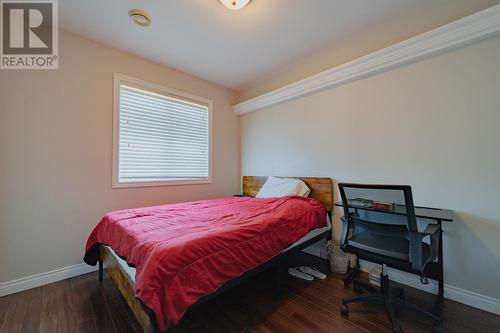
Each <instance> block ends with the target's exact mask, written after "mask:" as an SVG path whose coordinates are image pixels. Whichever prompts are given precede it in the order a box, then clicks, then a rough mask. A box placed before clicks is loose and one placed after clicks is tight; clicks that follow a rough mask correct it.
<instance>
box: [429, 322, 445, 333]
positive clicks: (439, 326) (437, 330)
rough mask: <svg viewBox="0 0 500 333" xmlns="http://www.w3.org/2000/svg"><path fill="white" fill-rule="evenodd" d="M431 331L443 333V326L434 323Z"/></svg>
mask: <svg viewBox="0 0 500 333" xmlns="http://www.w3.org/2000/svg"><path fill="white" fill-rule="evenodd" d="M432 332H433V333H444V328H443V326H442V325H440V324H438V325H434V327H433V328H432Z"/></svg>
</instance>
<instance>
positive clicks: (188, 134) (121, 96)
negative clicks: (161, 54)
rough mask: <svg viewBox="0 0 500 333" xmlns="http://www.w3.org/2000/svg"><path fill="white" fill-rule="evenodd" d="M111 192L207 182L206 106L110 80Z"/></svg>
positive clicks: (126, 80)
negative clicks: (112, 89) (112, 88)
mask: <svg viewBox="0 0 500 333" xmlns="http://www.w3.org/2000/svg"><path fill="white" fill-rule="evenodd" d="M114 104H115V105H114V119H113V131H114V133H113V140H114V142H113V147H114V161H113V187H134V186H158V185H179V184H199V183H210V182H211V151H210V150H211V149H210V148H211V144H210V142H211V109H212V102H211V101H209V100H206V99H204V98H201V97H196V96H192V95H189V94H185V93H182V92H178V91H174V90H171V89H168V88H165V87H161V86H158V85H155V84H152V83H148V82H144V81H141V80H137V79H134V78H129V77H126V76H123V75H120V74H115V101H114Z"/></svg>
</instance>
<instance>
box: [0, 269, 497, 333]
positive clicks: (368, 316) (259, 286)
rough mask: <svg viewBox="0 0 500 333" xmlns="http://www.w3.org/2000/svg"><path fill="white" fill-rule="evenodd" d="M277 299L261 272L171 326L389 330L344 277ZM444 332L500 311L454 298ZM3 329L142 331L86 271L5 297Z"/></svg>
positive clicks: (486, 322)
mask: <svg viewBox="0 0 500 333" xmlns="http://www.w3.org/2000/svg"><path fill="white" fill-rule="evenodd" d="M285 284H286V290H285V292H284V295H283V296H282V297H280V298H278V297H276V295H275V293H274V291H273V285H272V275H269V274H263V275H260V276H258V277H256V278H254V279H252V280H250V281H248V282H247V283H244V284H242V285H240V286H238V287H236V288H234V289H232V290H230V291H229V292H227V293H226V294H224V295H222V296H221V297H219V298H216V299H214V300H212V301H209V302H207V303H205V304H203V305H201V306H199V307H197V308H195V309H193V310H190V311H189V312H188V313H187V314H186V315H185V317H184V319H183V320H182V321H181V322H180V323H179V325H177V326H176V327H174V328H172V329H171V330H170V331H169V332H173V333H180V332H214V333H215V332H216V333H223V332H287V333H294V332H391V330H390V326H389V323H388V321H387V319H386V317H385V313H384V312H383V310H382V308H380V307H378V306H375V305H373V306H368V305H361V304H357V305H352V306H351V307H350V310H351V311H350V315H349V318H344V317H342V316H341V315H340V313H339V304H340V300H341V299H342V298H343V297H346V296H349V295H353V294H354V292H353V290H352V288H344V287H343V284H342V282H341V280H340V278H339V277H337V276H335V275H333V274H332V275H330V276H329V277H328V278H327V279H326V280H324V281H314V282H312V283H307V282H303V281H299V280H296V279H294V278H292V277H287V279H286V283H285ZM406 289H407V290H406V293H407V295H406V297H407V299H415V300H417V301H418V302H420V303H423V304H425V303H429V302H430V301H431V300H432V299H430V298H429V295H427V294H425V293H423V292H420V291H417V290H414V289H411V288H406ZM399 318H400V319H401V324H402V326H403V328H404V330H405V331H406V332H430V331H431V327H432V323H431V322H429V321H427V320H423V319H421V318H419V317H418V315H416V314H415V313H412V312H411V311H408V310H402V311H401V312H400V314H399ZM444 326H445V328H446V331H447V332H484V333H486V332H491V333H493V332H500V316H495V315H493V314H490V313H487V312H484V311H481V310H477V309H474V308H471V307H468V306H465V305H462V304H459V303H456V302H453V301H446V303H445V321H444ZM0 332H2V333H4V332H5V333H7V332H8V333H15V332H30V333H31V332H44V333H45V332H47V333H56V332H71V333H76V332H117V333H126V332H141V328H140V327H139V325H138V324H137V322H136V321H135V319H134V317H133V315H132V313H131V312H130V310H129V309H128V307H127V305H126V304H125V301H124V300H123V298H122V297H121V295H120V293H119V292H118V290H117V289H116V287H115V286H114V284H113V282H112V281H111V279H110V278H109V277H108V276H105V279H104V281H103V283H102V285H100V284H99V283H98V282H97V273H92V274H86V275H82V276H79V277H76V278H73V279H69V280H65V281H60V282H57V283H53V284H50V285H46V286H43V287H39V288H35V289H32V290H28V291H24V292H20V293H17V294H14V295H9V296H5V297H2V298H0Z"/></svg>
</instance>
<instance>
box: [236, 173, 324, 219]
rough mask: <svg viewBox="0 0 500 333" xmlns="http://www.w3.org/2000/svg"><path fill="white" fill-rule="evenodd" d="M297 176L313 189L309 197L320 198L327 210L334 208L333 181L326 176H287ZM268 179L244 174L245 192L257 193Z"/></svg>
mask: <svg viewBox="0 0 500 333" xmlns="http://www.w3.org/2000/svg"><path fill="white" fill-rule="evenodd" d="M286 178H296V179H300V180H302V181H303V182H304V183H306V185H307V187H309V189H310V190H311V193H310V194H309V198H313V199H316V200H318V201H319V202H321V203H322V204H323V206H325V208H326V210H327V211H329V212H331V211H332V210H333V181H332V179H331V178H325V177H286ZM266 180H267V176H262V177H260V176H243V194H245V195H252V196H254V195H256V194H257V192H259V190H260V188H261V187H262V185H264V183H265V182H266Z"/></svg>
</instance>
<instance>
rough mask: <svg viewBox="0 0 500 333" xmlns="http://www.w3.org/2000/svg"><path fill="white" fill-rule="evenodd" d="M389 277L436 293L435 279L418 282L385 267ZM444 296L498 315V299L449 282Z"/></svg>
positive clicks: (364, 263)
mask: <svg viewBox="0 0 500 333" xmlns="http://www.w3.org/2000/svg"><path fill="white" fill-rule="evenodd" d="M359 263H360V267H361V270H362V271H363V272H368V271H369V270H370V269H371V268H372V267H374V266H376V265H377V264H374V263H372V262H369V261H365V260H360V261H359ZM387 272H388V275H389V278H390V279H391V280H392V281H396V282H399V283H402V284H405V285H407V286H410V287H413V288H416V289H420V290H423V291H426V292H430V293H433V294H437V288H438V285H437V281H434V280H429V284H427V285H425V284H422V283H420V277H419V276H417V275H415V274H410V273H407V272H403V271H400V270H397V269H393V268H388V269H387ZM444 297H445V298H447V299H451V300H453V301H456V302H459V303H462V304H466V305H469V306H472V307H475V308H478V309H481V310H484V311H488V312H491V313H494V314H497V315H500V299H497V298H493V297H490V296H485V295H481V294H478V293H475V292H473V291H468V290H465V289H461V288H458V287H455V286H451V285H449V284H446V283H445V284H444Z"/></svg>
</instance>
